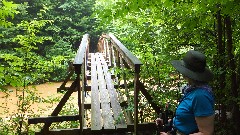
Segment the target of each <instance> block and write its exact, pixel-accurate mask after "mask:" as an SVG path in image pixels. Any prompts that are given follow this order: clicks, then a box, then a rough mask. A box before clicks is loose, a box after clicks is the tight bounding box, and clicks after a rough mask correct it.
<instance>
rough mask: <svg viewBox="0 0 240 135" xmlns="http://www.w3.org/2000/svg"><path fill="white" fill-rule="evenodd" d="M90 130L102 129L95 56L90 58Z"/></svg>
mask: <svg viewBox="0 0 240 135" xmlns="http://www.w3.org/2000/svg"><path fill="white" fill-rule="evenodd" d="M91 62H92V65H91V74H92V81H91V130H101V129H102V120H101V111H100V101H99V90H98V83H97V82H98V81H97V71H96V68H97V65H98V63H97V62H96V56H95V54H92V56H91Z"/></svg>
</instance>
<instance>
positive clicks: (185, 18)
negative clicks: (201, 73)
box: [0, 0, 240, 135]
mask: <svg viewBox="0 0 240 135" xmlns="http://www.w3.org/2000/svg"><path fill="white" fill-rule="evenodd" d="M239 13H240V1H239V0H208V1H203V0H158V1H157V0H130V1H128V0H1V1H0V18H1V21H0V92H1V93H5V95H6V96H5V97H4V98H8V95H9V94H10V91H9V90H8V89H7V88H6V86H12V87H15V88H16V90H17V91H19V92H20V93H22V94H20V95H18V96H17V99H18V102H19V104H18V111H17V112H15V114H14V115H13V116H9V117H8V119H5V118H3V117H1V118H0V125H1V126H0V134H3V135H5V134H6V135H8V134H32V133H33V132H34V131H36V130H39V129H40V128H41V126H42V125H36V126H28V124H27V117H34V116H39V115H41V113H39V114H33V113H31V112H32V110H31V109H30V106H31V104H32V103H33V102H39V101H38V100H39V95H38V94H37V91H36V90H32V89H30V88H29V87H30V86H32V85H39V84H42V83H46V82H61V81H63V80H64V78H65V76H66V74H65V73H66V70H67V68H68V63H69V62H70V61H72V60H73V58H74V57H75V55H76V52H77V49H78V47H79V44H80V42H81V38H82V36H83V35H84V34H86V33H88V34H89V35H90V38H91V42H90V52H97V42H98V39H99V37H100V35H101V34H102V33H113V34H114V35H115V36H116V37H117V38H118V39H119V40H120V41H121V42H122V43H123V44H124V45H125V46H126V47H127V48H128V49H129V50H130V51H131V52H132V53H133V54H134V55H135V56H137V58H139V59H140V61H141V62H142V63H143V65H142V67H141V72H140V79H141V80H142V81H143V82H144V84H145V86H146V89H147V90H148V92H149V93H150V95H151V96H152V97H153V99H154V100H153V102H155V103H156V104H158V105H159V106H164V105H165V104H166V103H167V102H170V103H171V104H172V106H171V109H172V110H175V107H176V105H177V103H176V100H177V99H179V96H180V94H179V90H178V87H180V85H181V84H183V83H184V82H183V81H182V78H181V77H180V76H179V75H178V73H177V72H176V70H175V69H174V68H173V67H172V66H171V64H170V61H171V60H173V59H181V58H182V56H183V55H184V54H185V53H186V52H187V51H188V50H190V49H194V50H198V51H201V52H203V53H204V54H205V55H206V56H207V63H208V66H209V67H210V69H211V70H212V71H213V73H214V80H213V81H212V82H211V83H210V85H211V86H212V88H213V91H214V96H215V101H216V106H215V109H216V110H217V111H218V113H217V114H216V116H215V132H214V133H215V134H216V135H237V134H239V133H240V128H239V127H240V85H239V84H240V37H239V34H240V21H239V20H240V15H239ZM129 78H131V77H129ZM4 98H2V99H0V100H4ZM140 98H143V97H140ZM58 101H59V98H58V97H56V98H49V97H48V98H47V97H46V98H43V100H42V102H44V103H50V104H53V103H55V102H58ZM70 106H71V104H70ZM146 106H148V107H146ZM2 107H3V105H0V108H2ZM67 107H69V106H67ZM67 107H66V109H65V111H64V112H61V113H62V114H71V113H74V111H76V109H72V110H69V109H67ZM139 108H141V109H142V110H143V112H144V115H143V117H144V118H150V119H151V120H152V121H153V120H154V119H155V116H154V115H156V114H154V112H152V111H151V110H152V108H151V107H150V106H149V103H148V102H147V101H146V100H143V101H142V103H141V105H140V106H139ZM129 110H132V108H129ZM7 111H8V110H7V109H5V111H4V112H0V113H1V114H2V113H7ZM77 126H78V124H77V123H76V122H70V123H63V124H61V125H53V126H52V128H60V127H64V128H69V127H77Z"/></svg>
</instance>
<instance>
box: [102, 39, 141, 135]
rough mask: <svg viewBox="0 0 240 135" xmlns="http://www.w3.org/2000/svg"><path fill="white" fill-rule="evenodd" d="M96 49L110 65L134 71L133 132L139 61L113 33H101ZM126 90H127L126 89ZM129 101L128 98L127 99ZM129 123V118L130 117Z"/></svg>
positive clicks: (136, 103) (137, 92)
mask: <svg viewBox="0 0 240 135" xmlns="http://www.w3.org/2000/svg"><path fill="white" fill-rule="evenodd" d="M98 50H99V52H102V53H104V54H105V58H106V59H107V60H108V61H109V66H110V67H119V68H129V69H131V70H133V71H134V132H135V134H136V133H137V132H136V131H138V121H139V120H138V117H139V116H138V114H139V112H138V103H139V99H138V95H139V90H140V88H139V86H140V84H139V83H140V81H139V78H140V75H139V73H140V66H141V65H142V63H141V61H140V60H139V59H138V58H137V57H136V56H134V55H133V54H132V53H131V52H130V51H129V50H128V49H127V48H126V47H125V46H124V45H123V44H122V43H121V42H120V41H119V40H118V39H117V38H116V37H115V36H114V35H113V34H103V35H102V36H101V37H100V39H99V42H98ZM123 81H124V88H125V90H127V89H126V88H127V80H126V74H123ZM126 92H127V91H126ZM128 103H129V99H128ZM130 123H131V119H130Z"/></svg>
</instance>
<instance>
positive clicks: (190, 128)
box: [161, 50, 215, 135]
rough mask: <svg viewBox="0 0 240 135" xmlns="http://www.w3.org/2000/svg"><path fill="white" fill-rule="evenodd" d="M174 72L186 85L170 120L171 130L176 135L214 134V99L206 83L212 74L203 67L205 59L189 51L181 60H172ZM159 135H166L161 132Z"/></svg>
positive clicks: (199, 54) (198, 53)
mask: <svg viewBox="0 0 240 135" xmlns="http://www.w3.org/2000/svg"><path fill="white" fill-rule="evenodd" d="M171 64H172V66H173V67H174V68H176V70H177V71H179V72H180V74H182V75H183V78H184V79H185V80H186V81H187V82H188V85H187V86H186V87H185V88H184V96H183V97H182V99H181V101H180V103H179V105H178V107H177V109H176V114H175V117H174V119H173V126H174V128H175V130H176V131H177V134H180V135H191V134H193V135H212V134H213V131H214V113H215V111H214V96H213V93H212V89H211V87H210V86H209V85H208V82H209V81H212V79H213V73H212V72H211V71H210V70H209V68H208V67H207V65H206V57H205V55H204V54H202V53H201V52H198V51H194V50H190V51H188V52H187V53H186V55H185V56H184V57H183V59H182V60H173V61H172V62H171ZM161 134H162V135H164V134H167V133H164V132H161Z"/></svg>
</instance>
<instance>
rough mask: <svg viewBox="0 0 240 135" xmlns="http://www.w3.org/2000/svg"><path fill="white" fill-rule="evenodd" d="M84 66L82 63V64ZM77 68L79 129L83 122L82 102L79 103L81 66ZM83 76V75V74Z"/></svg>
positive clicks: (81, 127) (81, 128)
mask: <svg viewBox="0 0 240 135" xmlns="http://www.w3.org/2000/svg"><path fill="white" fill-rule="evenodd" d="M83 66H84V65H83ZM81 67H82V66H80V68H78V70H79V71H77V72H76V74H77V77H76V82H77V92H78V113H79V123H80V127H79V128H80V131H82V130H83V124H82V104H81V84H80V74H81V70H82V68H81ZM83 78H84V76H83Z"/></svg>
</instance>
